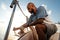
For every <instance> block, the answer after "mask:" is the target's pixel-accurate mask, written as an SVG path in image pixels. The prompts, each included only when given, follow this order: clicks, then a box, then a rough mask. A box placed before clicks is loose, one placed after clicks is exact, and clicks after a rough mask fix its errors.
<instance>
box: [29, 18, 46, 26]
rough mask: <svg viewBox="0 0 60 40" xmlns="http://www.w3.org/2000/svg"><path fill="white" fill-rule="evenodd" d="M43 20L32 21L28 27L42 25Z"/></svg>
mask: <svg viewBox="0 0 60 40" xmlns="http://www.w3.org/2000/svg"><path fill="white" fill-rule="evenodd" d="M44 20H45V19H44V18H39V19H37V20H35V21H33V22H32V23H31V24H30V25H29V26H33V25H36V24H37V23H43V21H44Z"/></svg>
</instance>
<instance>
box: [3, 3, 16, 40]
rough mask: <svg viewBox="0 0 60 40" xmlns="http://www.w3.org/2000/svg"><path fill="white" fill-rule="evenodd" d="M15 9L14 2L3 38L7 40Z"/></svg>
mask: <svg viewBox="0 0 60 40" xmlns="http://www.w3.org/2000/svg"><path fill="white" fill-rule="evenodd" d="M15 9H16V4H15V5H14V8H13V12H12V15H11V18H10V21H9V24H8V28H7V31H6V34H5V37H4V40H7V39H8V35H9V32H10V28H11V24H12V21H13V17H14V12H15Z"/></svg>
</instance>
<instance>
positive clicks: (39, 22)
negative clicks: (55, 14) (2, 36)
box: [13, 2, 48, 40]
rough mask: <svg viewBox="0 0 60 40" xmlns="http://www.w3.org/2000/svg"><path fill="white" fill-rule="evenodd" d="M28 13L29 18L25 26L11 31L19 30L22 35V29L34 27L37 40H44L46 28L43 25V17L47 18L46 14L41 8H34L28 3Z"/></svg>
mask: <svg viewBox="0 0 60 40" xmlns="http://www.w3.org/2000/svg"><path fill="white" fill-rule="evenodd" d="M27 9H28V11H29V12H30V13H31V16H30V18H29V20H28V22H26V23H25V24H23V25H22V26H20V27H18V28H14V29H13V30H18V29H20V30H21V32H22V33H23V30H24V28H27V27H29V26H35V29H36V31H37V34H38V38H39V40H46V36H45V34H46V30H47V27H46V26H45V24H44V20H45V17H47V16H48V15H47V12H46V10H45V8H44V7H43V6H39V7H38V8H36V7H35V5H34V4H33V3H31V2H30V3H28V5H27Z"/></svg>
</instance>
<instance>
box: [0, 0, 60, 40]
mask: <svg viewBox="0 0 60 40" xmlns="http://www.w3.org/2000/svg"><path fill="white" fill-rule="evenodd" d="M18 1H19V5H20V7H21V9H22V10H23V12H24V13H25V15H26V16H28V17H29V16H30V13H29V12H28V10H27V7H26V6H27V4H28V3H29V2H33V3H34V4H35V5H36V7H37V8H38V7H39V6H44V7H45V8H46V10H47V13H48V15H49V18H50V20H51V21H52V22H54V23H56V22H60V0H18ZM11 2H12V0H0V34H1V35H0V40H3V37H4V35H5V32H6V29H7V27H8V23H9V20H10V17H11V14H12V11H13V8H10V4H11ZM25 22H26V18H25V17H24V16H23V14H22V13H21V11H20V10H19V8H18V6H17V7H16V10H15V15H14V18H13V22H12V27H19V26H20V25H22V24H24V23H25ZM12 27H11V29H13V28H12ZM1 30H2V31H1ZM1 36H3V37H2V38H1Z"/></svg>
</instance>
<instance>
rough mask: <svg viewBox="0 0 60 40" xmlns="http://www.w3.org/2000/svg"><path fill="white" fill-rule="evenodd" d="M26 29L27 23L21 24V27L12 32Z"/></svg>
mask: <svg viewBox="0 0 60 40" xmlns="http://www.w3.org/2000/svg"><path fill="white" fill-rule="evenodd" d="M27 27H28V24H27V23H25V24H23V25H22V26H20V27H18V28H13V30H14V31H15V30H24V29H25V28H27Z"/></svg>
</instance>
